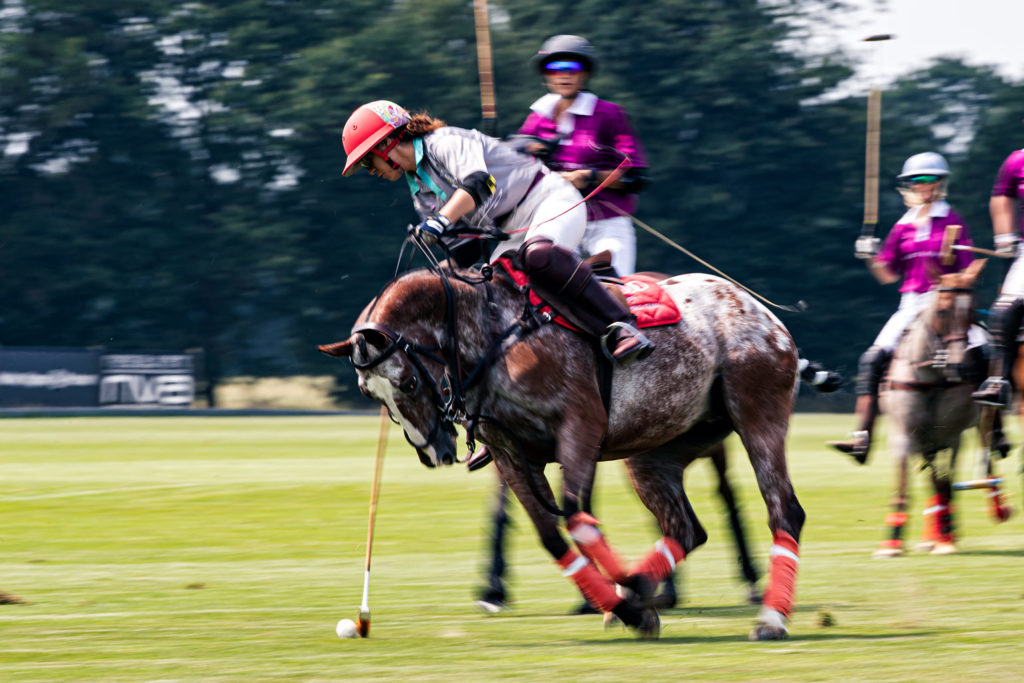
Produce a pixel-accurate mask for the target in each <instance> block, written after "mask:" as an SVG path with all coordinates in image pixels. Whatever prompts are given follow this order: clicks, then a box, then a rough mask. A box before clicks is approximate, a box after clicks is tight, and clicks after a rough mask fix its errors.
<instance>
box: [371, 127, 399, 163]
mask: <svg viewBox="0 0 1024 683" xmlns="http://www.w3.org/2000/svg"><path fill="white" fill-rule="evenodd" d="M401 141H402V136H401V135H396V136H395V139H394V140H392V141H391V144H390V145H388V146H387V147H385V148H384V149H383V150H379V149H377V148H376V147H374V148H373V149H371V150H370V152H371V153H372V154H375V155H377V156H379V157H380V158H381V159H383V160H384V161H385V162H387V163H388V164H390V165H391V168H393V169H395V170H396V171H401V170H402V167H401V166H399V165H398V164H396V163H395V162H394V161H393V160H392V159H391V150H393V149H394V148H395V147H397V146H398V143H400V142H401Z"/></svg>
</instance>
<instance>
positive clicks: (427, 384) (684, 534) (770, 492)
mask: <svg viewBox="0 0 1024 683" xmlns="http://www.w3.org/2000/svg"><path fill="white" fill-rule="evenodd" d="M659 284H660V286H661V287H662V288H664V289H665V291H666V292H667V293H668V294H669V295H670V296H671V298H672V299H673V300H674V301H675V303H676V305H677V306H678V308H679V309H680V313H681V316H682V318H681V320H680V322H678V323H676V324H674V325H671V326H663V327H652V328H647V329H646V330H645V332H646V333H647V334H648V336H649V338H650V339H651V340H652V341H654V343H655V344H656V345H657V351H656V352H655V353H654V354H653V355H652V356H651V357H650V358H647V359H646V360H643V361H639V362H635V363H633V364H631V365H628V366H624V367H616V368H615V369H614V371H613V375H612V378H611V387H610V401H609V405H610V410H607V411H606V409H605V406H604V403H603V400H602V394H601V388H600V381H599V356H600V352H596V351H595V348H594V345H593V343H592V340H590V339H588V338H586V337H584V336H582V335H580V334H578V333H576V332H573V331H570V330H568V329H565V328H563V327H562V326H560V325H555V324H544V323H545V319H542V318H538V316H537V315H536V314H535V313H532V310H533V309H530V308H529V307H528V306H526V298H525V296H524V292H523V291H522V290H521V289H520V288H519V287H517V286H516V285H515V284H514V283H513V282H512V280H511V279H510V278H508V277H506V276H505V275H503V274H501V273H495V275H494V277H493V278H492V279H487V278H479V277H477V275H476V274H475V273H474V272H472V271H465V270H461V269H454V268H447V267H444V268H440V269H431V270H417V271H411V272H407V273H404V274H402V275H400V276H398V277H397V278H396V279H394V280H392V281H391V282H390V283H388V284H387V285H386V286H385V287H384V289H383V290H382V291H381V293H380V294H379V295H378V296H377V297H376V298H375V299H374V300H373V301H371V302H370V303H369V304H368V305H367V307H366V308H365V309H364V310H363V312H362V314H361V315H360V317H359V319H358V321H357V324H356V325H355V326H354V327H353V329H352V332H351V334H350V335H349V337H348V338H347V339H346V340H344V341H341V342H336V343H334V344H327V345H323V346H321V347H320V349H321V351H323V352H324V353H326V354H328V355H331V356H335V357H348V358H350V359H351V361H352V363H353V365H354V366H355V368H356V374H357V376H358V382H359V388H360V391H362V392H363V394H365V395H366V396H369V397H371V398H373V399H375V400H377V401H379V402H381V403H383V404H384V405H385V406H387V408H388V410H389V412H390V414H391V416H392V418H393V419H395V420H396V421H397V422H398V423H399V424H400V425H401V426H402V428H403V430H404V432H405V435H406V439H407V440H408V441H409V443H410V445H412V446H413V448H414V449H415V450H416V452H417V454H418V456H419V458H420V461H421V462H423V464H425V465H427V466H428V467H436V466H439V465H450V464H453V463H455V462H457V457H456V444H455V429H454V426H453V425H454V423H460V424H462V425H463V426H465V427H466V429H467V434H468V435H469V439H470V441H472V439H473V438H474V437H478V438H479V439H480V440H481V441H482V442H483V443H485V444H487V445H488V446H489V447H490V449H491V452H492V456H493V458H494V464H495V466H496V467H497V469H498V472H499V474H500V475H501V477H502V478H503V479H504V480H505V481H506V482H507V483H508V485H509V487H510V488H511V489H512V491H513V493H514V494H515V496H516V497H517V498H518V500H519V501H520V503H521V504H522V505H523V508H524V509H525V510H526V513H527V515H528V516H529V517H530V519H531V521H532V522H533V524H534V526H535V527H536V530H537V533H538V535H539V537H540V541H541V543H542V545H543V546H544V548H545V549H546V550H547V551H548V552H549V553H550V554H551V556H552V558H554V560H555V561H556V563H557V564H558V566H559V567H560V568H561V569H562V570H563V574H564V575H565V576H567V577H569V578H570V579H571V580H572V581H573V582H574V583H575V584H576V586H577V587H578V588H579V590H580V591H581V593H583V595H584V597H586V598H587V599H588V600H589V602H590V603H591V604H593V605H594V606H596V607H597V608H599V609H600V610H602V611H603V612H605V613H606V616H610V615H609V613H610V614H611V615H614V616H616V617H618V618H619V619H621V620H622V622H623V623H624V624H625V625H627V626H629V627H631V628H633V629H635V630H636V632H637V633H638V635H639V636H640V637H643V638H656V637H657V636H658V634H659V633H660V627H661V625H660V619H659V617H658V613H657V610H656V609H655V608H654V607H653V606H652V605H651V598H652V597H653V587H654V586H656V585H657V584H658V583H659V582H660V581H661V580H662V579H664V578H665V577H667V576H668V575H669V574H670V573H671V572H672V570H673V569H674V567H675V565H676V564H677V563H678V562H681V561H683V559H684V558H685V557H686V556H687V555H689V554H690V553H692V552H693V551H694V550H695V549H696V548H697V547H699V546H700V545H702V544H703V543H704V542H705V541H706V540H707V534H706V532H705V531H704V529H703V527H702V526H701V524H700V522H699V521H698V520H697V517H696V515H695V514H694V511H693V508H692V507H691V505H690V502H689V500H688V499H687V496H686V492H685V490H684V487H683V477H682V471H683V464H684V463H685V462H686V460H687V459H688V458H692V457H693V456H694V455H699V454H701V453H703V452H705V451H706V450H707V449H709V448H711V447H714V446H716V445H717V444H720V443H721V442H722V441H723V440H724V439H725V437H726V436H728V435H729V434H730V433H732V432H733V431H735V432H736V433H737V434H738V435H739V437H740V440H741V441H742V443H743V445H744V447H745V449H746V450H747V454H748V457H749V460H750V462H751V464H752V466H753V468H754V473H755V476H756V478H757V481H758V486H759V488H760V491H761V495H762V497H763V498H764V501H765V504H766V507H767V510H768V526H769V528H770V529H771V531H772V534H773V544H772V547H771V553H770V554H771V569H770V578H769V583H768V587H767V590H766V592H765V596H764V599H763V604H762V607H761V610H760V612H759V614H758V622H757V624H756V625H755V627H754V629H753V631H752V632H751V634H750V638H751V639H754V640H773V639H781V638H785V637H787V635H788V627H787V622H788V620H789V617H790V614H791V612H792V609H793V593H794V589H795V580H796V574H797V568H798V565H799V538H800V531H801V529H802V527H803V523H804V519H805V513H804V510H803V508H802V507H801V506H800V503H799V502H798V500H797V497H796V493H795V492H794V490H793V485H792V482H791V481H790V477H789V472H788V468H787V462H786V450H785V449H786V433H787V430H788V427H789V416H790V412H791V409H792V403H793V397H794V389H795V387H796V381H797V352H796V347H795V345H794V343H793V340H792V338H791V336H790V335H789V332H788V331H787V330H786V328H785V327H784V326H783V324H782V323H781V322H780V321H779V320H778V319H777V318H776V317H775V316H774V315H773V314H771V313H770V312H769V311H768V310H767V309H766V308H764V307H763V306H762V305H761V304H760V303H758V302H757V301H756V300H755V299H754V298H753V297H752V296H751V295H750V294H748V293H747V292H746V291H744V290H743V289H742V288H740V287H738V286H737V285H735V284H732V283H730V282H728V281H726V280H723V279H721V278H718V277H714V276H709V275H700V274H689V275H679V276H674V277H670V278H668V279H665V280H663V281H661V282H660V283H659ZM471 445H472V444H471ZM616 459H622V460H624V461H625V464H626V468H627V470H628V472H629V475H630V478H631V481H632V484H633V486H634V488H635V489H636V492H637V494H638V495H639V497H640V500H641V502H642V503H643V504H644V505H645V506H646V507H647V508H648V509H649V510H650V511H651V512H652V513H653V514H654V516H655V518H656V519H657V521H658V524H659V526H660V529H661V531H662V534H663V537H662V538H661V539H660V540H659V541H658V542H657V543H656V544H655V547H654V548H653V549H652V550H651V551H650V552H649V553H648V554H647V555H646V556H645V557H644V558H642V559H641V560H640V561H639V562H638V563H636V564H635V565H634V566H633V567H632V568H631V569H629V570H627V569H626V568H625V567H624V565H623V563H622V560H621V559H620V558H619V556H618V555H617V553H615V551H614V550H613V549H612V548H611V547H610V546H609V545H608V543H607V542H606V540H605V538H604V535H603V534H602V533H601V531H600V529H599V528H598V525H599V524H600V523H599V521H598V520H597V519H596V518H594V517H593V516H592V515H591V514H590V513H589V508H590V494H591V490H592V486H593V482H594V475H595V471H596V467H597V463H598V461H599V460H616ZM551 463H556V464H557V465H559V466H560V467H561V469H562V472H563V477H562V489H561V494H562V495H561V505H560V506H559V504H558V503H556V500H555V497H554V493H553V491H552V489H551V486H550V484H549V483H548V481H547V479H546V478H545V477H544V469H545V466H546V465H547V464H551ZM562 518H565V519H566V529H567V531H568V534H569V538H570V539H571V541H572V542H573V543H574V544H575V546H576V548H577V549H578V550H579V551H580V554H577V553H576V552H575V551H574V550H573V549H572V548H571V547H570V544H569V541H568V540H567V539H566V537H565V535H564V534H563V533H562V531H561V525H560V520H561V519H562Z"/></svg>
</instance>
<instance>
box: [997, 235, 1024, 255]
mask: <svg viewBox="0 0 1024 683" xmlns="http://www.w3.org/2000/svg"><path fill="white" fill-rule="evenodd" d="M993 241H995V243H996V251H997V252H998V253H1000V254H1016V253H1017V245H1018V244H1020V235H1018V234H1017V233H1015V232H1008V233H1004V234H1002V235H996V236H995V237H994V238H993Z"/></svg>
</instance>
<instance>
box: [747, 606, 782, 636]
mask: <svg viewBox="0 0 1024 683" xmlns="http://www.w3.org/2000/svg"><path fill="white" fill-rule="evenodd" d="M757 616H758V619H759V621H758V623H757V626H755V627H754V630H753V631H751V632H750V636H749V637H750V640H785V639H786V638H789V629H788V628H786V617H785V616H784V615H783V614H782V612H780V611H778V610H776V609H772V608H771V607H762V608H761V612H760V614H758V615H757Z"/></svg>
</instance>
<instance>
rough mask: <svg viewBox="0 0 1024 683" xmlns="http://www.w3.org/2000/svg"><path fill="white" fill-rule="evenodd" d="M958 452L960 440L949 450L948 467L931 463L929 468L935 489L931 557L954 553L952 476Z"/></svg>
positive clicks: (934, 462)
mask: <svg viewBox="0 0 1024 683" xmlns="http://www.w3.org/2000/svg"><path fill="white" fill-rule="evenodd" d="M959 452H960V439H959V437H957V439H956V442H955V443H954V444H953V447H952V448H951V449H950V454H949V466H948V467H940V465H939V463H938V462H936V461H932V466H931V467H930V468H929V469H930V471H931V477H932V486H933V487H934V489H935V497H934V498H933V499H932V502H933V505H932V508H933V510H934V518H933V521H932V524H933V525H934V527H933V533H934V535H935V543H934V546H933V547H932V549H931V553H932V555H951V554H953V553H955V552H956V540H955V537H954V522H953V474H954V472H956V459H957V455H958V454H959Z"/></svg>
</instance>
